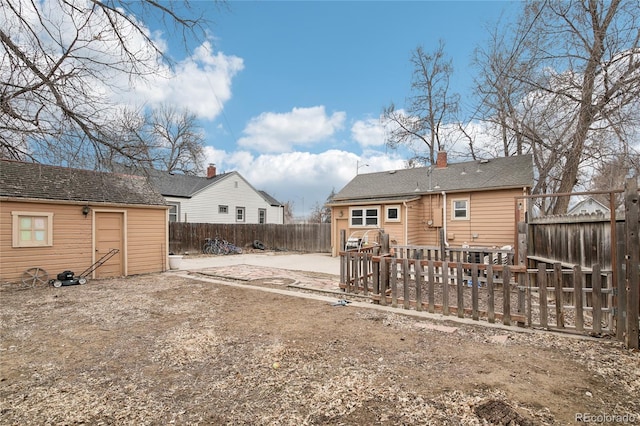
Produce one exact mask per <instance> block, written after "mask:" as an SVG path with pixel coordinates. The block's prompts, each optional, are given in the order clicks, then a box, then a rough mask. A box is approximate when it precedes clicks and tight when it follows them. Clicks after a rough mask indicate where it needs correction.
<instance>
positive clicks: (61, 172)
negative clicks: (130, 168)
mask: <svg viewBox="0 0 640 426" xmlns="http://www.w3.org/2000/svg"><path fill="white" fill-rule="evenodd" d="M111 249H118V253H117V254H116V255H115V256H114V257H112V258H111V259H109V260H108V261H107V262H105V263H104V264H103V265H102V266H100V267H99V268H98V269H96V270H95V271H94V272H93V273H92V275H90V276H89V277H90V278H106V277H117V276H126V275H134V274H143V273H151V272H160V271H164V270H166V269H167V265H168V207H167V205H166V203H165V201H164V198H163V197H162V195H160V194H159V193H158V192H157V191H156V190H155V189H153V187H152V186H151V185H150V184H149V182H148V180H147V178H145V177H141V176H132V175H126V174H114V173H104V172H97V171H92V170H82V169H73V168H66V167H57V166H49V165H44V164H37V163H24V162H17V161H9V160H0V281H1V282H16V281H19V280H20V279H21V276H22V273H23V272H24V271H25V270H27V269H29V268H32V267H39V268H43V269H45V270H46V271H47V272H49V274H51V275H55V274H57V273H59V272H62V271H65V270H71V271H74V272H76V274H79V273H81V272H82V271H84V270H86V269H87V268H89V267H90V266H91V265H92V264H94V263H95V262H96V261H98V260H99V259H101V258H102V257H103V256H104V255H105V254H106V253H108V252H109V251H110V250H111Z"/></svg>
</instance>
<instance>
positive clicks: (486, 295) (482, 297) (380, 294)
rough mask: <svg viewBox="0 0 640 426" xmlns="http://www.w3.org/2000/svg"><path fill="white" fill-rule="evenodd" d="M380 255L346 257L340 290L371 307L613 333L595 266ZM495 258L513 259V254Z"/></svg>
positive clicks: (606, 277)
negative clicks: (365, 297) (565, 267)
mask: <svg viewBox="0 0 640 426" xmlns="http://www.w3.org/2000/svg"><path fill="white" fill-rule="evenodd" d="M380 251H381V248H380V247H374V248H368V249H362V250H348V251H345V252H342V253H341V283H340V286H341V288H343V289H344V290H345V291H346V292H347V293H355V294H363V295H368V296H369V297H370V298H371V300H372V301H373V303H377V304H381V305H390V306H392V307H397V308H402V309H414V310H416V311H427V312H430V313H440V314H442V315H445V316H449V315H454V316H457V317H459V318H471V319H473V320H476V321H480V320H484V321H487V322H489V323H495V322H496V321H499V322H502V324H504V325H517V326H521V327H540V328H544V329H555V330H564V331H568V332H578V333H585V332H586V333H591V334H594V335H602V334H611V333H613V327H614V314H615V309H614V307H613V297H614V292H613V288H612V287H611V279H610V277H611V272H610V271H608V272H607V271H601V270H600V267H599V266H598V265H594V267H593V268H590V269H585V270H583V269H581V268H580V267H579V266H576V267H575V268H574V269H573V270H570V271H567V270H563V269H562V267H561V264H560V263H556V264H554V265H549V266H550V267H549V268H548V267H547V265H546V264H544V263H540V264H538V265H537V267H536V268H529V269H527V268H526V267H525V266H514V265H510V264H502V263H497V264H496V263H495V262H489V263H475V262H467V261H449V260H447V258H451V257H452V256H453V257H462V258H464V256H463V255H464V252H463V251H460V252H459V254H456V253H455V252H454V253H453V254H452V253H446V255H445V256H440V255H439V253H438V249H437V248H434V247H425V248H423V249H415V250H414V249H412V250H410V251H406V250H400V251H396V253H398V252H400V253H401V254H407V253H412V252H413V253H431V254H432V258H431V259H423V258H421V257H420V256H416V257H413V258H411V257H406V256H401V257H397V256H392V255H391V254H386V253H380ZM496 254H497V255H498V256H497V257H500V258H502V257H503V256H504V257H505V258H511V259H512V258H513V257H512V256H513V253H510V252H502V253H496ZM470 257H471V258H472V259H473V256H470ZM438 259H443V260H438ZM476 259H477V257H476ZM484 260H486V257H485V258H484V259H483V261H484ZM567 278H568V279H567Z"/></svg>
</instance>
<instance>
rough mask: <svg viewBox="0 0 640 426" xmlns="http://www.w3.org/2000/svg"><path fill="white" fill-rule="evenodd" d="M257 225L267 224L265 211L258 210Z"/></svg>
mask: <svg viewBox="0 0 640 426" xmlns="http://www.w3.org/2000/svg"><path fill="white" fill-rule="evenodd" d="M258 223H267V209H258Z"/></svg>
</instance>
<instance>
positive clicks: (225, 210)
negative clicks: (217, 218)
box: [218, 205, 229, 214]
mask: <svg viewBox="0 0 640 426" xmlns="http://www.w3.org/2000/svg"><path fill="white" fill-rule="evenodd" d="M218 213H220V214H227V213H229V206H223V205H218Z"/></svg>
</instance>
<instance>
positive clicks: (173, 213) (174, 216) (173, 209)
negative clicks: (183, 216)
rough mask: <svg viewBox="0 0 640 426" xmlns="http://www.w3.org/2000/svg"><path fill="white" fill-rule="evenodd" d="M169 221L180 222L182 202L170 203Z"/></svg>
mask: <svg viewBox="0 0 640 426" xmlns="http://www.w3.org/2000/svg"><path fill="white" fill-rule="evenodd" d="M169 222H180V203H169Z"/></svg>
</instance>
